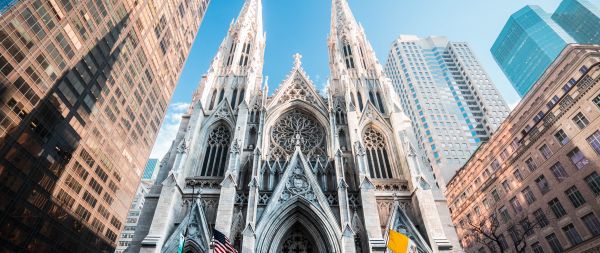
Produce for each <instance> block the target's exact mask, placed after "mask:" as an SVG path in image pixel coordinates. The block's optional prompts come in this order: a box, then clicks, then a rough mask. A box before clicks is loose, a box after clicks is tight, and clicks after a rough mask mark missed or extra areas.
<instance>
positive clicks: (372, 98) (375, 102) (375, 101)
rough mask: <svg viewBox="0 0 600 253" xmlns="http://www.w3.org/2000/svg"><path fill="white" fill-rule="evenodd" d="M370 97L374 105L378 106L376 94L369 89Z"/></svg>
mask: <svg viewBox="0 0 600 253" xmlns="http://www.w3.org/2000/svg"><path fill="white" fill-rule="evenodd" d="M369 99H371V103H373V105H374V106H377V100H375V95H373V91H369Z"/></svg>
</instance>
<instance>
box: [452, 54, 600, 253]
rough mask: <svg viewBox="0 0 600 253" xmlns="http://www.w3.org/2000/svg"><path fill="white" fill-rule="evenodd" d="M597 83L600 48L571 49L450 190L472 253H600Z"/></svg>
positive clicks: (599, 90)
mask: <svg viewBox="0 0 600 253" xmlns="http://www.w3.org/2000/svg"><path fill="white" fill-rule="evenodd" d="M599 80H600V46H599V45H577V44H573V45H569V46H567V47H566V48H565V49H564V50H563V52H562V53H561V54H560V56H559V57H558V58H557V59H556V61H555V62H554V63H553V64H552V65H551V66H550V68H548V69H547V70H546V72H545V74H544V75H543V76H542V78H540V80H539V81H538V82H537V83H536V84H535V86H534V87H533V88H532V90H531V91H530V92H529V93H528V94H527V96H525V97H524V98H523V100H522V101H521V103H520V104H519V105H518V106H517V108H515V109H514V110H513V112H512V113H511V114H510V116H509V117H508V118H507V119H506V121H505V122H504V123H503V124H502V125H501V126H500V128H499V129H498V131H497V132H496V133H495V134H494V136H493V137H492V138H491V139H490V141H489V142H488V143H486V144H484V145H482V146H481V147H480V148H479V149H478V150H477V151H476V152H475V154H474V155H473V156H472V157H471V159H470V160H469V161H468V162H467V163H466V164H465V165H464V166H463V168H462V169H461V170H459V171H458V172H457V174H456V175H455V176H454V178H453V179H452V180H451V181H450V182H449V183H448V185H447V191H446V195H447V197H448V202H449V205H450V210H451V216H452V220H453V222H454V224H455V226H456V229H457V232H458V235H459V237H460V238H461V243H462V245H463V247H464V249H465V250H466V251H467V252H492V250H490V248H489V247H486V245H485V243H486V242H487V243H491V244H492V245H493V247H495V248H496V252H499V247H503V248H506V251H505V252H517V250H516V248H519V249H524V250H525V251H521V252H535V253H541V252H598V250H600V221H599V220H600V204H599V203H600V169H599V167H600V158H599V154H600V85H598V81H599ZM476 228H483V229H482V230H481V231H479V232H477V231H476V230H477V229H476ZM484 234H485V235H486V236H489V237H487V238H493V239H494V240H490V239H485V238H486V237H485V236H484ZM482 242H483V243H482Z"/></svg>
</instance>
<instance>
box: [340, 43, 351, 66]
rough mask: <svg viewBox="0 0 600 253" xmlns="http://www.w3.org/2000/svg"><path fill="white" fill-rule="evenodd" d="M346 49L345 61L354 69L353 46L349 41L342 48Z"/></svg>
mask: <svg viewBox="0 0 600 253" xmlns="http://www.w3.org/2000/svg"><path fill="white" fill-rule="evenodd" d="M342 50H343V51H344V61H345V62H346V68H348V69H353V68H354V58H353V57H352V47H351V46H350V44H349V43H348V42H346V43H344V47H343V48H342Z"/></svg>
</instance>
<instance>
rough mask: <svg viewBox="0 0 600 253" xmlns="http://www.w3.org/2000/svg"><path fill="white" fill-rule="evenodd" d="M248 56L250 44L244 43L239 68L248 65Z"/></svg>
mask: <svg viewBox="0 0 600 253" xmlns="http://www.w3.org/2000/svg"><path fill="white" fill-rule="evenodd" d="M249 56H250V43H244V47H243V48H242V57H240V66H242V67H245V66H247V65H248V58H250V57H249Z"/></svg>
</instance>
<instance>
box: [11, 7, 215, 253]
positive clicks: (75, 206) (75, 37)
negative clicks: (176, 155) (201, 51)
mask: <svg viewBox="0 0 600 253" xmlns="http://www.w3.org/2000/svg"><path fill="white" fill-rule="evenodd" d="M207 4H208V0H186V1H183V0H172V1H154V0H148V1H129V0H113V1H102V0H77V1H75V0H55V1H41V0H31V1H18V2H17V4H16V5H14V6H12V7H11V8H9V9H7V10H6V11H5V12H4V13H2V15H1V16H0V252H112V251H114V248H115V245H116V239H117V235H118V234H120V232H121V230H122V229H123V223H124V221H125V217H126V216H127V210H128V209H129V206H130V203H131V200H132V199H133V197H134V195H135V191H136V189H137V186H138V184H139V181H140V177H141V175H142V171H143V169H144V165H145V163H146V160H147V157H148V155H149V153H150V148H151V146H152V144H153V142H154V139H155V137H156V134H157V132H158V129H159V126H160V124H161V121H162V119H163V117H164V113H165V111H166V109H167V104H168V101H169V100H170V98H171V95H172V93H173V90H174V88H175V85H176V83H177V78H178V76H179V74H180V72H181V69H182V68H183V64H184V62H185V59H186V57H187V55H188V52H189V49H190V47H191V45H192V42H193V40H194V39H195V36H196V33H197V30H198V27H199V25H200V22H201V20H202V18H203V16H204V12H205V10H206V7H207Z"/></svg>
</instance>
